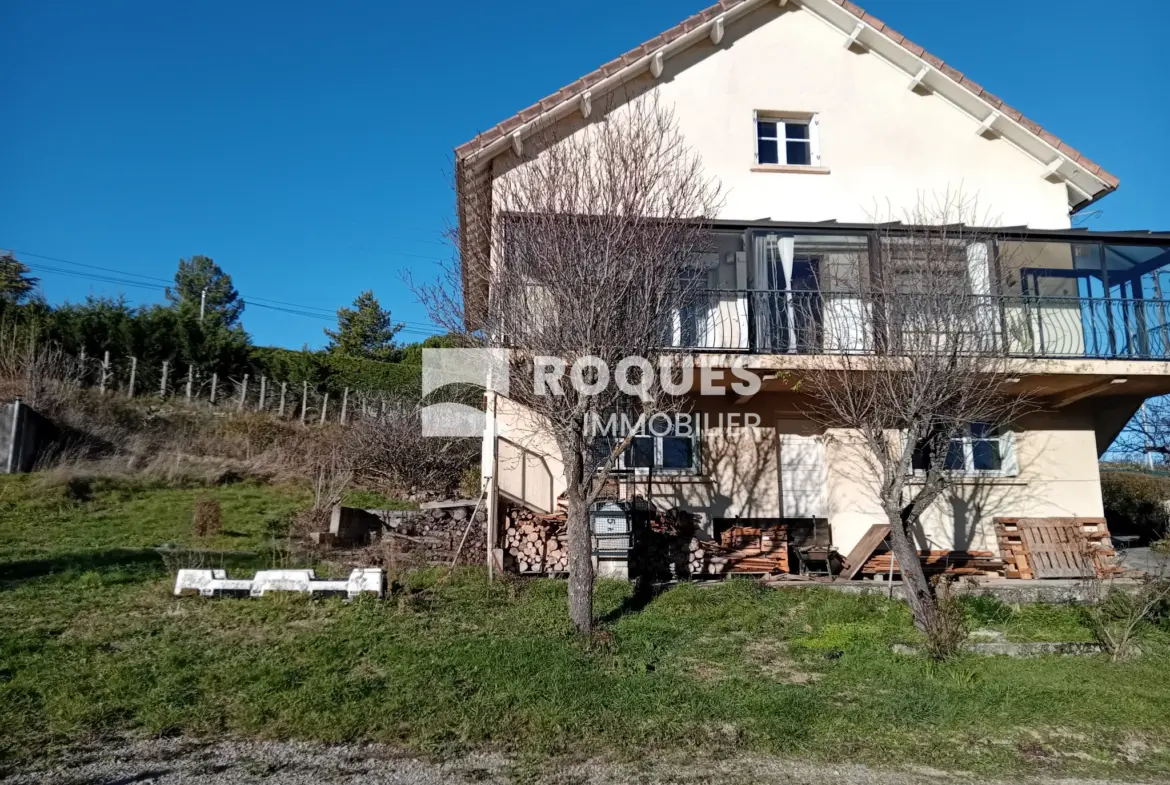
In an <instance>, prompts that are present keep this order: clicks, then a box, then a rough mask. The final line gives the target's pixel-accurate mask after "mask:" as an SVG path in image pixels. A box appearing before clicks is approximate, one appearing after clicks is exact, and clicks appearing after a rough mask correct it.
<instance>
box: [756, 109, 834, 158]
mask: <svg viewBox="0 0 1170 785" xmlns="http://www.w3.org/2000/svg"><path fill="white" fill-rule="evenodd" d="M756 163H758V164H761V165H765V166H767V165H778V166H820V163H821V156H820V150H819V145H818V139H817V119H816V117H814V116H807V117H779V116H769V115H767V114H762V113H757V114H756Z"/></svg>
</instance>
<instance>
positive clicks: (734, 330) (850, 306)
mask: <svg viewBox="0 0 1170 785" xmlns="http://www.w3.org/2000/svg"><path fill="white" fill-rule="evenodd" d="M690 302H691V304H690V305H688V306H686V307H684V308H682V309H679V310H678V311H677V312H675V313H674V314H673V315H672V317H673V324H672V330H671V333H672V334H671V336H670V337H669V340H668V343H669V345H671V346H674V347H678V348H684V349H691V350H696V351H709V352H726V353H757V354H805V355H812V354H871V353H876V352H888V353H894V354H896V353H898V351H899V348H903V349H905V347H907V346H909V345H910V342H911V339H912V336H918V337H919V338H920V337H921V336H922V335H923V334H924V333H925V332H927V331H929V330H931V329H932V328H931V327H929V326H927V325H926V323H925V321H924V320H925V319H930V318H931V317H929V316H926V317H924V314H927V313H930V311H931V308H930V306H929V304H926V303H924V301H923V298H922V297H921V296H920V295H901V294H882V295H876V294H855V293H838V292H824V291H787V290H748V289H730V290H729V289H719V290H704V291H701V292H698V293H696V294H695V295H694V296H692V297H691V298H690ZM949 313H950V314H951V315H952V316H953V317H954V318H955V319H956V321H955V324H959V325H967V326H969V328H970V332H971V333H972V334H976V335H978V336H980V338H979V343H978V345H979V346H980V347H981V348H982V350H983V351H987V352H993V353H996V354H1001V355H1003V356H1007V357H1023V358H1027V357H1034V358H1045V359H1125V360H1170V300H1160V299H1159V300H1155V299H1139V298H1116V297H1066V296H1042V295H984V296H980V295H964V296H962V297H961V298H959V299H956V301H955V303H954V307H953V309H952V310H950V311H949Z"/></svg>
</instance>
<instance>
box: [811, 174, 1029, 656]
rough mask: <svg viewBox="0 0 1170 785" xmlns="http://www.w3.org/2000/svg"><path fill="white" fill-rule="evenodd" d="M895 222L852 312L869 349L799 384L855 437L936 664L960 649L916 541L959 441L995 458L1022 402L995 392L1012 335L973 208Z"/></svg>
mask: <svg viewBox="0 0 1170 785" xmlns="http://www.w3.org/2000/svg"><path fill="white" fill-rule="evenodd" d="M964 221H966V225H965V224H964ZM902 223H903V224H904V226H903V225H897V224H883V225H882V226H883V228H882V229H881V230H880V232H879V237H878V243H877V252H878V253H879V254H880V259H879V260H878V263H877V264H875V265H873V269H874V272H873V273H872V275H871V278H870V282H869V284H870V285H869V287H868V288H869V291H867V292H865V293H864V295H863V297H862V302H863V303H864V304H863V305H861V306H860V309H861V311H860V312H861V313H864V314H866V316H865V320H866V322H867V323H868V325H867V329H869V330H871V331H872V335H873V340H874V344H875V345H874V347H873V348H874V352H873V353H872V354H869V353H867V354H856V355H855V354H844V355H842V356H840V357H837V358H833V359H832V360H831V361H830V362H829V363H827V364H826V366H825V367H824V368H823V369H822V370H820V371H818V372H816V373H812V374H809V375H808V376H807V377H806V378H805V379H804V381H803V382H802V383H803V385H804V389H805V391H806V392H807V393H808V394H809V400H810V401H811V403H810V410H809V414H810V416H811V417H813V418H814V419H815V420H817V421H819V422H820V423H821V424H823V425H824V426H825V427H827V428H833V429H840V431H839V432H840V433H842V435H843V438H844V439H847V440H852V439H851V437H856V442H855V443H854V447H855V448H857V450H858V452H859V453H860V456H861V458H862V461H861V465H862V466H863V467H864V469H865V471H866V473H867V475H868V478H870V479H872V480H873V484H874V489H875V492H876V494H877V497H878V501H879V502H880V505H881V509H882V512H883V513H884V515H885V517H886V520H887V521H888V522H889V524H890V545H891V548H892V550H893V552H894V555H895V557H896V558H897V563H898V568H899V570H900V571H901V573H902V576H903V581H904V586H905V588H906V595H907V599H908V601H909V604H910V608H911V610H912V611H913V614H914V621H915V624H916V626H917V627H918V628H919V630H921V631H922V632H923V633H925V634H926V635H927V636H928V638H929V639H930V641H931V650H932V651H933V652H935V653H937V654H939V655H945V654H946V653H947V651H948V650H949V649H953V648H954V646H956V645H957V643H958V640H957V638H956V636H954V635H952V634H950V627H949V625H948V624H947V620H946V619H945V618H943V617H941V616H940V614H939V609H938V605H937V603H936V598H935V594H934V590H933V587H932V585H931V583H930V582H929V581H928V580H927V579H926V576H925V574H924V572H923V569H922V564H921V562H920V561H919V558H918V549H917V546H916V544H915V533H916V531H917V530H918V529H919V527H920V521H921V519H922V516H923V514H924V513H926V511H927V510H928V509H929V508H930V507H931V506H932V505H934V504H935V503H936V502H938V501H939V500H940V499H941V498H942V497H943V496H944V494H945V493H946V492H947V490H948V489H949V488H951V487H952V485H953V483H954V477H955V474H954V471H953V470H955V469H962V468H964V467H963V466H960V465H959V463H960V462H961V461H963V460H964V458H963V456H962V454H961V451H964V450H966V446H965V444H966V443H967V442H969V441H971V440H973V439H979V437H985V438H984V440H983V441H981V442H980V447H981V451H991V452H994V451H995V449H996V447H995V444H994V441H993V439H991V438H990V437H992V436H993V435H995V434H998V433H1000V432H1001V431H1002V430H1003V429H1005V428H1007V427H1008V426H1009V425H1010V424H1011V423H1012V421H1013V420H1014V419H1015V418H1016V417H1018V415H1019V414H1020V413H1021V412H1022V411H1023V410H1024V409H1025V408H1026V407H1027V401H1026V399H1025V398H1023V397H1021V396H1018V395H1009V394H1008V393H1007V392H1006V391H1005V382H1006V380H1007V378H1008V376H1009V375H1010V374H1009V364H1008V363H1009V361H1008V359H1007V351H1006V346H1007V342H1008V341H1009V340H1010V337H1009V336H1007V335H1005V333H1004V329H1003V327H1002V322H1001V320H1000V317H999V310H998V307H997V306H996V305H995V304H994V302H993V301H992V299H991V297H990V270H991V269H993V266H992V265H991V263H990V248H991V246H990V245H989V240H990V239H991V237H990V235H989V234H988V233H986V232H980V231H979V230H975V229H971V228H969V227H970V226H979V225H985V224H984V222H983V221H981V220H980V219H979V218H978V217H976V216H975V215H974V206H973V204H971V203H968V202H967V201H965V200H964V198H963V197H962V196H956V195H952V194H948V195H947V196H946V197H944V198H943V199H941V200H940V201H939V202H938V203H937V204H927V203H926V202H921V203H920V204H919V205H918V207H917V208H916V209H914V210H912V211H911V212H910V213H909V214H908V215H906V216H904V217H903V221H902ZM972 429H974V430H972ZM998 459H999V460H1000V461H1006V460H1007V456H1004V455H999V456H998ZM988 460H991V461H994V460H995V457H994V456H992V457H989V458H988ZM948 641H949V643H948Z"/></svg>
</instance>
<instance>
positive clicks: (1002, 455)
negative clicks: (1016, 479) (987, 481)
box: [913, 422, 1017, 477]
mask: <svg viewBox="0 0 1170 785" xmlns="http://www.w3.org/2000/svg"><path fill="white" fill-rule="evenodd" d="M942 460H943V463H944V466H945V468H946V470H947V471H948V472H951V473H954V474H962V475H972V476H986V477H1007V476H1014V475H1015V474H1017V472H1016V467H1015V442H1014V441H1013V439H1012V433H1011V431H1010V430H1008V429H1006V428H1000V427H993V426H991V425H988V424H987V423H981V422H973V423H969V424H968V425H966V426H964V428H963V430H962V432H961V433H960V434H959V435H958V436H957V437H955V438H954V439H951V441H950V443H949V444H948V445H947V453H946V455H945V456H942ZM933 461H934V456H933V455H931V451H930V449H929V447H928V446H927V445H925V444H920V445H919V446H918V447H917V448H916V449H915V450H914V463H913V467H914V473H915V474H924V473H925V472H926V470H927V469H928V468H929V467H930V466H931V464H932V463H933Z"/></svg>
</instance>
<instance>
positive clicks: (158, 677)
mask: <svg viewBox="0 0 1170 785" xmlns="http://www.w3.org/2000/svg"><path fill="white" fill-rule="evenodd" d="M200 494H210V495H213V496H215V497H216V498H217V499H219V501H220V503H221V505H222V509H223V527H224V533H223V535H221V536H220V537H218V538H214V539H213V541H212V542H211V543H204V542H202V541H201V542H199V543H198V544H199V545H200V547H214V548H215V549H218V550H222V551H224V552H225V553H224V554H223V555H222V556H220V557H219V558H221V559H222V560H223V563H224V564H225V565H227V566H229V567H230V568H249V569H253V568H256V567H262V566H267V565H268V562H269V560H270V559H271V558H272V556H271V555H270V554H269V553H268V551H267V548H269V547H270V544H271V541H272V537H273V534H272V532H273V531H280V530H282V529H281V527H282V525H283V521H286V520H287V519H288V517H289V516H290V515H291V514H292V513H293V512H294V511H295V510H296V509H298V508H299V507H301V506H303V505H305V504H307V503H308V501H309V495H308V493H307V492H306V491H304V490H303V489H299V488H295V487H289V488H270V487H264V486H259V485H248V484H240V485H232V486H225V487H219V488H213V489H183V490H174V489H165V488H155V487H149V486H146V487H131V486H127V485H125V484H124V483H118V482H108V483H106V484H104V485H103V484H99V485H98V486H97V487H90V488H89V489H88V491H87V492H86V493H81V494H79V493H77V489H73V490H69V489H68V488H65V487H63V486H61V485H60V484H59V483H58V484H54V483H46V482H45V481H43V480H39V479H38V478H31V477H21V478H5V479H0V723H3V727H4V728H5V734H4V736H3V738H2V739H0V750H2V751H3V754H4V755H6V756H8V757H10V758H17V759H22V758H26V757H29V756H35V755H41V754H44V753H45V751H46V750H51V749H52V748H53V747H54V745H61V744H67V743H70V742H76V741H79V740H87V739H91V738H93V737H95V736H100V735H102V734H108V733H119V732H135V733H144V734H174V733H186V734H192V735H199V736H216V735H228V734H230V735H243V736H255V737H265V738H296V739H320V740H325V741H343V740H376V741H383V742H391V743H400V744H406V745H409V746H411V747H413V748H415V749H419V750H422V751H424V752H431V753H436V754H452V753H456V752H459V751H463V750H466V749H471V748H481V747H492V748H497V749H504V750H506V751H509V752H512V753H515V754H518V755H520V756H521V757H522V758H526V759H529V760H534V761H535V760H539V759H541V758H542V757H543V756H547V755H554V754H572V755H576V754H598V753H603V754H614V755H618V756H631V757H632V756H638V755H642V754H645V753H646V752H647V751H653V750H659V749H660V750H682V751H693V752H694V753H695V754H696V755H703V756H709V755H723V754H732V753H734V752H735V751H736V750H741V749H751V750H758V751H764V752H771V753H780V754H795V755H802V756H810V757H813V758H819V759H824V760H833V761H862V762H869V763H895V762H916V763H920V764H928V765H931V766H936V767H939V768H947V767H953V768H956V769H964V770H976V771H988V772H991V771H1005V770H1008V769H1012V770H1016V769H1020V768H1029V769H1039V768H1051V767H1058V768H1060V769H1061V770H1062V771H1070V772H1076V771H1082V770H1083V771H1091V772H1105V773H1114V774H1123V773H1129V774H1147V773H1156V772H1164V771H1167V770H1170V753H1167V752H1166V748H1167V746H1170V729H1168V728H1167V726H1166V723H1165V718H1166V717H1167V716H1168V715H1170V679H1168V677H1167V674H1168V673H1170V667H1168V666H1170V648H1168V647H1167V645H1166V644H1165V638H1166V635H1167V634H1166V633H1165V632H1160V631H1156V630H1155V631H1153V634H1152V635H1151V637H1150V638H1149V640H1148V643H1147V644H1146V645H1145V648H1146V653H1145V655H1144V656H1143V657H1142V658H1141V659H1139V660H1136V661H1133V662H1128V663H1119V664H1111V663H1108V662H1107V661H1105V660H1104V659H1098V658H1085V659H1081V658H1067V659H1058V658H1045V659H1037V660H1010V659H992V658H975V657H970V656H968V657H962V658H960V659H958V660H956V661H955V662H952V663H948V664H945V665H935V664H932V663H930V662H928V661H926V660H924V659H921V658H915V657H904V656H898V655H895V654H892V653H891V651H890V645H891V644H892V643H894V642H914V641H916V633H915V632H914V630H913V628H912V625H911V623H910V619H909V614H908V612H907V610H906V608H905V606H904V605H902V604H900V603H896V602H890V601H887V600H884V599H882V598H880V597H855V596H848V595H843V594H839V593H836V592H833V591H827V590H808V589H784V590H778V589H769V588H763V587H760V586H759V585H757V584H755V583H754V582H748V581H731V582H728V583H725V584H723V585H720V586H717V587H714V588H703V587H699V586H695V585H682V586H678V587H675V588H673V589H671V590H669V591H666V592H664V593H662V594H660V595H659V596H657V597H656V598H654V599H653V600H652V601H650V602H648V603H637V602H634V598H632V597H631V596H630V590H629V587H628V586H626V585H624V584H616V583H603V584H601V585H600V587H599V591H598V601H597V607H598V612H599V614H600V615H601V616H602V618H603V619H604V621H603V622H602V634H600V635H599V636H598V638H597V639H596V640H595V641H594V642H592V643H584V642H582V641H580V640H578V639H576V638H575V637H574V636H573V634H572V633H571V630H570V628H569V625H568V622H567V618H566V613H565V585H564V583H562V582H557V581H543V580H541V581H524V582H521V581H500V582H496V583H494V584H489V583H488V582H487V581H486V579H485V577H484V575H483V573H482V572H481V571H478V570H465V571H461V572H457V573H455V574H454V575H453V576H451V578H450V579H449V580H445V581H440V575H439V574H438V573H435V572H421V573H415V574H412V575H408V576H405V577H404V578H403V579H402V581H401V583H400V584H399V585H397V586H396V588H395V592H394V594H393V595H392V596H391V597H390V598H389V599H388V600H387V601H385V602H379V601H376V600H363V601H359V602H354V603H352V604H346V603H343V602H341V601H338V600H325V601H310V600H307V599H304V598H300V597H290V596H284V597H270V598H265V599H263V600H254V601H253V600H205V599H200V598H185V599H182V600H176V599H174V598H172V597H171V596H170V595H169V588H170V576H169V575H168V574H167V572H166V567H165V566H164V564H163V561H162V559H161V558H160V557H159V556H158V554H157V553H156V552H155V551H154V550H153V548H154V547H156V546H158V545H160V544H162V543H174V544H177V545H190V544H193V539H192V537H191V536H190V534H189V529H190V515H191V509H192V505H193V503H194V500H195V498H196V497H197V496H198V495H200ZM966 612H967V614H968V617H969V619H970V620H971V623H972V624H973V625H974V626H980V627H993V628H996V629H1001V630H1003V631H1005V632H1007V633H1008V634H1009V636H1011V637H1015V638H1020V639H1039V640H1044V639H1053V640H1056V639H1060V640H1064V639H1070V638H1073V639H1083V638H1085V637H1086V636H1087V629H1086V628H1085V627H1084V626H1083V625H1082V624H1081V623H1080V621H1079V618H1080V617H1079V615H1078V614H1077V612H1076V610H1075V609H1068V608H1052V607H1045V606H1035V607H1029V608H1022V609H1015V608H1009V607H1007V606H1002V607H1001V606H999V605H996V604H995V603H991V602H987V601H978V602H974V603H969V604H968V606H967V608H966ZM1123 751H1124V752H1125V753H1126V754H1128V755H1129V757H1128V758H1127V757H1126V755H1123V754H1122V752H1123Z"/></svg>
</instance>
